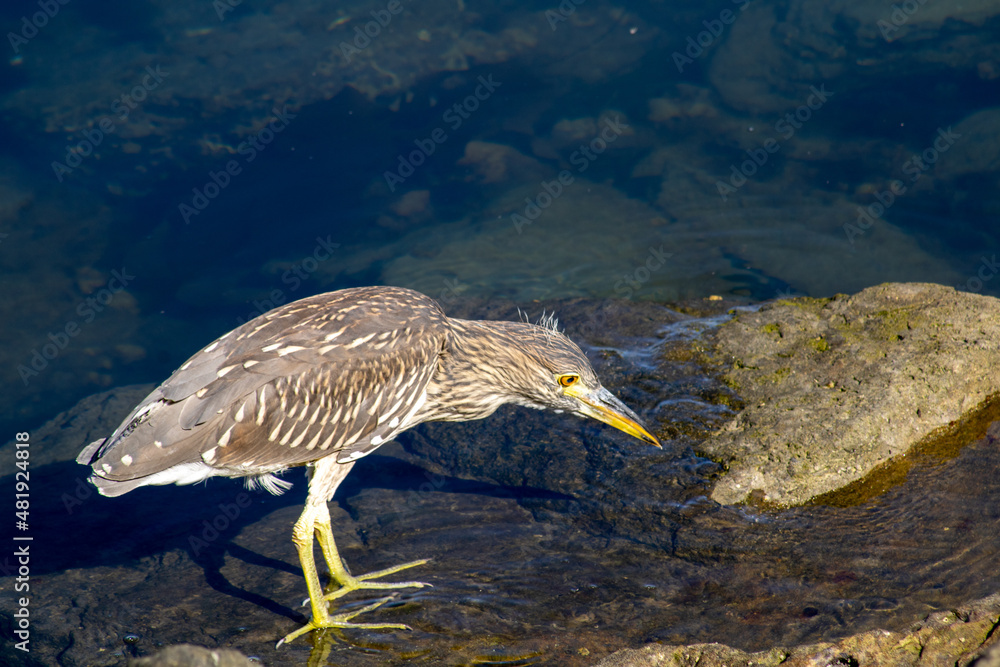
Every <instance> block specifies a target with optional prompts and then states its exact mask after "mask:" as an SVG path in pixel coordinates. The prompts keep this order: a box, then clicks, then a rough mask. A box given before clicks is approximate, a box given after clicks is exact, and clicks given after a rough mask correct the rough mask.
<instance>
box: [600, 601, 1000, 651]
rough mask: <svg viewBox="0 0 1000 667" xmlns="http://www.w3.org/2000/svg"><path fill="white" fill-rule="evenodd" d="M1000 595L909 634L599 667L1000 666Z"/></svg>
mask: <svg viewBox="0 0 1000 667" xmlns="http://www.w3.org/2000/svg"><path fill="white" fill-rule="evenodd" d="M998 623H1000V595H992V596H990V597H988V598H984V599H982V600H976V601H975V602H971V603H969V604H967V605H963V606H962V607H961V608H959V609H955V610H953V611H942V612H937V613H935V614H931V615H929V616H928V617H927V618H925V619H924V620H922V621H919V622H917V623H915V624H914V625H913V626H912V627H911V628H909V629H908V630H907V631H905V632H888V631H885V630H874V631H872V632H865V633H862V634H858V635H853V636H851V637H846V638H844V639H842V640H840V641H837V642H824V643H819V644H807V645H803V646H795V647H790V648H773V649H770V650H768V651H761V652H759V653H747V652H745V651H740V650H738V649H734V648H730V647H729V646H724V645H722V644H697V645H692V646H663V645H658V644H651V645H649V646H645V647H643V648H641V649H626V650H624V651H618V652H617V653H614V654H612V655H610V656H608V657H607V658H605V659H604V660H601V661H600V662H598V663H597V664H596V665H595V667H669V666H671V665H677V666H680V665H703V666H704V667H723V666H725V665H763V666H770V665H788V666H789V667H798V666H799V665H802V666H803V667H805V666H806V665H898V666H899V667H903V666H906V665H913V666H914V667H916V666H918V665H956V666H958V667H966V666H967V665H977V666H979V667H986V666H987V665H991V666H992V665H995V664H997V658H998V656H1000V637H997V636H995V634H994V632H995V630H996V629H997V625H998Z"/></svg>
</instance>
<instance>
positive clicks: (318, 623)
mask: <svg viewBox="0 0 1000 667" xmlns="http://www.w3.org/2000/svg"><path fill="white" fill-rule="evenodd" d="M323 516H325V517H326V530H327V533H328V534H329V531H330V515H329V512H328V511H327V509H326V503H322V510H319V509H318V508H317V506H315V505H310V504H308V503H307V504H306V508H305V509H304V510H303V511H302V515H301V516H300V517H299V520H298V521H296V522H295V527H294V528H293V529H292V542H294V543H295V548H296V549H297V550H298V552H299V562H300V563H301V564H302V573H303V574H304V575H305V578H306V587H307V588H308V589H309V603H310V605H311V607H312V618H311V619H309V622H308V623H307V624H306V625H304V626H302V627H301V628H299V629H298V630H296V631H295V632H292V633H290V634H289V635H287V636H286V637H285V638H284V639H282V640H281V641H279V642H278V644H277V646H281V645H282V644H285V643H287V642H290V641H292V640H293V639H295V638H296V637H299V636H301V635H304V634H306V633H308V632H312V631H313V630H317V629H319V628H365V629H368V630H378V629H396V630H409V629H410V628H409V626H406V625H402V624H400V623H352V622H351V619H352V618H354V617H355V616H358V615H359V614H363V613H365V612H367V611H371V610H373V609H375V608H377V607H379V606H381V605H383V604H385V602H386V601H387V600H378V601H376V602H374V603H372V604H370V605H368V606H366V607H362V608H361V609H359V610H357V611H352V612H348V613H344V614H330V612H329V611H328V610H327V604H326V601H325V600H324V599H323V589H322V587H320V584H319V573H318V572H317V571H316V561H315V559H314V558H313V530H316V532H317V533H318V534H319V533H320V530H319V528H318V524H317V523H316V522H317V519H321V518H323ZM331 539H332V538H331ZM321 543H322V542H321ZM341 567H343V564H341ZM277 646H276V647H275V648H277Z"/></svg>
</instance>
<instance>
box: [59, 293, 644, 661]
mask: <svg viewBox="0 0 1000 667" xmlns="http://www.w3.org/2000/svg"><path fill="white" fill-rule="evenodd" d="M505 403H516V404H518V405H524V406H528V407H532V408H538V409H543V408H552V409H554V410H556V411H560V412H562V411H565V412H571V413H574V414H577V415H581V416H586V417H592V418H594V419H598V420H600V421H603V422H606V423H608V424H610V425H612V426H614V427H616V428H618V429H621V430H622V431H624V432H626V433H628V434H630V435H633V436H635V437H637V438H640V439H642V440H645V441H646V442H649V443H651V444H654V445H656V446H659V443H658V442H657V441H656V438H654V437H653V436H652V435H650V433H649V432H648V431H647V430H646V428H645V427H643V426H642V425H641V423H640V421H639V418H638V417H637V416H636V415H635V413H634V412H632V411H631V410H629V409H628V408H627V407H625V405H623V404H622V403H621V402H620V401H619V400H618V399H617V398H615V397H614V395H612V394H611V392H609V391H608V390H607V389H605V388H604V387H602V386H601V383H600V381H599V380H598V379H597V375H596V374H595V373H594V369H593V368H592V367H591V365H590V363H589V362H588V361H587V358H586V357H585V356H584V355H583V353H582V352H581V351H580V348H579V347H577V346H576V344H574V343H573V342H572V341H571V340H569V339H568V338H566V337H565V336H564V335H562V334H561V333H559V332H558V331H556V330H554V327H551V326H540V325H535V324H528V323H524V322H486V321H471V320H460V319H454V318H448V317H446V316H445V314H444V312H443V311H442V310H441V307H440V306H439V305H438V304H437V302H435V301H434V300H433V299H430V298H428V297H426V296H424V295H423V294H420V293H418V292H414V291H412V290H408V289H401V288H397V287H361V288H355V289H345V290H341V291H338V292H331V293H329V294H319V295H317V296H312V297H309V298H306V299H302V300H300V301H296V302H294V303H290V304H288V305H285V306H282V307H280V308H275V309H274V310H272V311H269V312H267V313H265V314H264V315H261V316H260V317H258V318H256V319H254V320H251V321H249V322H247V323H246V324H244V325H242V326H240V327H238V328H236V329H234V330H233V331H230V332H229V333H227V334H225V335H224V336H222V337H221V338H219V339H217V340H216V341H215V342H213V343H212V344H210V345H208V346H207V347H205V348H204V349H202V350H201V351H200V352H198V353H196V354H195V355H194V356H193V357H191V358H190V359H188V360H187V361H186V362H185V363H184V364H183V365H182V366H181V367H180V368H179V369H178V370H177V371H176V372H175V373H174V374H173V375H171V376H170V377H169V378H168V379H167V381H166V382H164V383H163V384H161V385H160V386H159V387H157V388H156V389H155V390H154V391H153V393H151V394H150V395H149V396H147V397H146V399H145V400H144V401H142V403H140V404H139V405H138V407H136V408H135V410H133V411H132V414H130V415H129V416H128V418H127V419H125V421H124V422H122V424H121V426H119V427H118V430H116V431H115V432H114V434H113V435H112V436H111V437H110V438H106V439H104V440H99V441H97V442H94V443H92V444H90V445H89V446H88V447H86V448H85V449H84V450H83V451H82V452H81V453H80V456H79V457H77V461H78V462H79V463H82V464H84V465H90V466H92V468H93V473H94V474H93V475H92V476H91V478H90V480H91V482H93V483H94V484H95V485H96V486H97V488H98V489H99V490H100V492H101V494H102V495H105V496H120V495H122V494H123V493H127V492H129V491H131V490H132V489H134V488H136V487H139V486H146V485H150V484H193V483H195V482H200V481H202V480H204V479H207V478H209V477H212V476H215V475H222V476H224V477H248V478H250V480H248V481H249V482H250V483H256V484H259V485H260V486H262V487H263V488H265V489H267V490H269V491H271V492H272V493H280V492H281V491H282V490H283V489H284V488H287V486H288V483H287V482H283V481H282V480H280V479H278V478H277V477H275V474H276V473H280V472H281V471H283V470H285V469H287V468H289V467H292V466H299V465H306V466H309V495H308V498H307V500H306V506H305V509H304V510H303V511H302V515H301V516H300V517H299V519H298V521H296V523H295V527H294V528H293V531H292V540H293V542H294V543H295V546H296V548H297V550H298V553H299V560H300V561H301V563H302V571H303V573H304V574H305V579H306V586H307V587H308V589H309V600H310V603H311V606H312V619H311V620H310V621H309V623H308V624H307V625H306V626H304V627H303V628H300V629H299V630H296V631H295V632H292V633H291V634H289V635H288V636H287V637H285V638H284V639H283V640H281V642H279V645H280V644H281V643H282V642H286V641H291V640H292V639H294V638H296V637H298V636H299V635H302V634H305V633H307V632H309V631H311V630H313V629H317V628H329V627H341V628H350V627H363V628H406V626H403V625H398V624H388V623H383V624H377V623H353V622H351V619H353V618H354V617H355V616H357V615H358V614H360V613H362V612H365V611H370V610H372V609H374V608H375V607H377V606H379V604H381V602H376V603H375V604H372V605H369V606H367V607H365V608H363V609H361V611H355V612H351V613H345V614H331V613H330V612H329V610H328V608H327V604H326V602H327V601H328V600H333V599H336V598H339V597H341V596H344V595H346V594H347V593H349V592H351V591H354V590H358V589H392V588H414V587H421V586H425V585H426V584H423V583H420V582H416V581H406V582H398V583H383V582H376V581H373V580H375V579H380V578H381V577H384V576H386V575H389V574H393V573H396V572H399V571H400V570H404V569H406V568H409V567H413V566H415V565H421V564H423V563H425V562H427V561H425V560H419V561H414V562H412V563H406V564H403V565H398V566H396V567H391V568H388V569H385V570H380V571H378V572H371V573H369V574H364V575H360V576H352V575H351V574H350V573H349V572H348V570H347V567H346V566H345V565H344V562H343V561H342V560H341V558H340V555H339V554H338V552H337V547H336V545H335V543H334V539H333V533H332V531H331V528H330V514H329V511H328V510H327V502H328V501H329V500H330V498H332V496H333V494H334V492H335V491H336V490H337V486H338V485H339V484H340V483H341V482H342V481H343V480H344V478H345V477H346V476H347V473H348V472H350V470H351V467H352V466H353V465H354V462H355V461H357V460H358V459H360V458H361V457H362V456H365V455H367V454H370V453H371V452H373V451H375V449H377V448H378V447H379V445H381V444H383V443H385V442H388V441H389V440H392V439H393V438H394V437H396V435H398V434H399V433H401V432H403V431H405V430H406V429H408V428H410V427H412V426H414V425H416V424H420V423H421V422H426V421H435V420H441V421H466V420H471V419H482V418H484V417H487V416H489V415H490V414H492V413H493V412H494V411H495V410H496V409H497V408H498V407H500V406H501V405H503V404H505ZM314 532H315V535H316V539H317V540H318V541H319V546H320V549H321V551H322V553H323V557H324V558H325V560H326V563H327V566H328V567H329V568H330V573H331V576H332V577H333V579H334V580H335V581H336V582H337V584H338V585H339V588H338V589H337V590H335V591H334V592H332V593H330V594H326V595H324V593H323V589H322V588H321V586H320V580H319V574H318V573H317V571H316V563H315V560H314V559H313V533H314Z"/></svg>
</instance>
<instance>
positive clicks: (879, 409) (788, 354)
mask: <svg viewBox="0 0 1000 667" xmlns="http://www.w3.org/2000/svg"><path fill="white" fill-rule="evenodd" d="M998 323H1000V300H997V299H995V298H993V297H986V296H981V295H976V294H967V293H961V292H956V291H955V290H954V289H952V288H950V287H944V286H941V285H932V284H924V283H905V284H886V285H879V286H876V287H871V288H868V289H866V290H864V291H862V292H860V293H858V294H855V295H853V296H844V295H842V296H837V297H834V298H832V299H792V300H786V301H778V302H774V303H769V304H765V305H764V306H762V307H761V308H760V309H759V310H754V311H750V312H740V313H738V314H737V315H736V316H735V317H734V318H733V320H732V321H731V322H728V323H726V324H725V325H723V326H722V327H720V328H719V329H718V330H717V332H715V333H713V334H712V335H711V336H710V337H709V338H710V340H711V341H712V342H711V343H710V345H714V346H716V347H715V348H714V354H715V355H716V358H717V360H719V361H720V362H722V363H723V364H725V366H726V370H725V380H726V382H727V383H728V384H729V385H730V386H731V387H732V388H733V389H734V391H736V393H737V394H739V396H740V398H741V399H742V400H743V401H745V403H746V408H745V409H744V410H743V411H742V412H740V414H739V415H738V416H737V417H735V418H734V419H733V420H732V421H730V422H729V423H727V424H726V425H725V426H724V427H723V429H722V430H721V432H720V433H718V434H714V435H713V436H712V437H710V438H708V439H707V440H706V441H705V442H704V444H703V445H702V446H701V448H702V449H703V450H704V451H706V452H708V453H709V454H710V455H711V456H712V457H713V458H715V459H717V460H720V461H722V462H723V464H724V465H725V466H726V468H727V474H726V475H725V476H724V477H723V478H722V479H720V480H719V482H718V483H717V484H716V486H715V488H714V490H713V491H712V498H713V499H715V500H717V501H719V502H720V503H724V504H730V503H735V502H741V501H745V500H748V499H749V500H753V501H758V502H763V503H770V504H774V505H785V506H787V505H795V504H801V503H804V502H807V501H809V500H811V499H813V498H814V497H816V496H818V495H820V494H823V493H827V492H831V491H834V490H836V489H840V488H842V487H844V486H846V485H847V484H849V483H851V482H854V481H856V480H860V479H862V478H863V477H865V476H866V475H868V474H870V473H872V472H873V471H875V470H876V469H877V468H878V467H879V466H882V465H884V464H886V463H887V462H889V461H891V460H893V459H895V458H897V457H903V456H905V455H907V454H908V453H910V452H911V450H912V449H913V448H914V447H917V446H920V445H924V448H925V449H926V450H933V449H934V444H935V443H934V441H935V439H941V438H947V436H948V435H949V431H954V430H955V429H957V428H960V425H961V424H962V423H963V422H964V421H968V420H970V419H972V420H975V418H976V416H977V414H978V413H982V412H984V411H986V412H987V413H988V414H989V415H994V413H995V412H996V407H997V406H996V405H994V400H993V399H994V398H995V397H996V395H997V394H998V393H1000V377H998V376H997V375H996V374H995V373H992V372H989V371H988V369H991V368H996V366H997V365H998V363H1000V324H998ZM987 423H988V422H987ZM983 428H984V430H985V426H984V427H983Z"/></svg>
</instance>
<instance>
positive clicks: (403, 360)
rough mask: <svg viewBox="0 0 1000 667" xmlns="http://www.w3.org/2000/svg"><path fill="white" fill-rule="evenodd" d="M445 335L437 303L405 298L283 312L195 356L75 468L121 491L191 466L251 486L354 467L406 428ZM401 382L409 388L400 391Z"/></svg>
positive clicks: (340, 301) (387, 293)
mask: <svg viewBox="0 0 1000 667" xmlns="http://www.w3.org/2000/svg"><path fill="white" fill-rule="evenodd" d="M449 336H450V327H449V325H448V321H447V318H446V317H445V316H444V314H443V313H442V312H441V310H440V308H439V307H438V305H437V303H436V302H434V301H433V300H431V299H429V298H428V297H425V296H423V295H420V294H418V293H416V292H412V291H410V290H403V289H398V288H356V289H351V290H341V291H340V292H332V293H329V294H321V295H317V296H314V297H309V298H307V299H302V300H301V301H296V302H293V303H291V304H288V305H287V306H284V307H281V308H278V309H275V310H274V311H270V312H268V313H266V314H264V315H262V316H261V317H258V318H257V319H255V320H251V321H250V322H247V323H246V324H244V325H242V326H240V327H239V328H237V329H234V330H233V331H231V332H229V333H228V334H226V335H225V336H222V337H221V338H220V339H218V340H216V341H214V342H213V343H212V344H210V345H208V346H206V347H205V348H204V349H202V350H201V351H199V352H198V353H196V354H195V355H194V356H193V357H192V358H191V359H190V360H189V361H188V362H186V363H185V364H183V365H182V366H181V368H180V369H178V370H177V371H176V372H175V373H174V374H173V375H171V376H170V377H169V378H168V379H167V380H166V381H165V382H164V383H163V384H162V385H160V386H159V387H157V388H156V389H155V390H154V391H153V392H152V393H151V394H150V395H149V396H148V397H146V399H145V400H144V401H143V402H142V403H140V404H139V405H138V406H137V407H136V408H135V410H133V412H132V414H131V415H129V417H128V418H127V419H126V420H125V421H124V422H123V423H122V425H121V426H119V428H118V429H117V430H116V431H115V433H114V434H113V435H112V436H111V437H110V438H108V439H107V440H105V441H104V442H103V443H100V444H99V443H94V444H92V445H91V446H90V447H88V448H86V449H85V450H84V452H81V455H80V462H81V463H91V464H92V465H93V467H94V471H95V473H97V474H98V475H99V476H101V477H104V478H106V479H110V480H119V481H122V480H132V479H136V478H140V477H144V476H149V475H154V474H156V473H158V472H161V471H164V470H166V469H167V468H170V467H172V466H177V465H182V464H189V463H193V462H202V463H205V464H207V465H209V466H212V467H213V468H218V469H219V471H220V472H219V473H218V474H227V475H240V474H245V475H251V474H259V473H260V472H261V471H262V470H277V469H281V468H285V467H288V466H292V465H298V464H303V463H307V462H310V461H314V460H317V459H319V458H322V457H324V456H329V455H331V454H334V453H336V454H337V456H338V460H340V461H344V460H354V459H356V458H359V457H360V456H363V455H364V454H367V453H369V452H371V451H373V450H374V449H375V448H377V447H378V446H379V445H380V444H381V443H383V442H386V441H388V440H390V439H391V438H392V437H394V436H395V435H396V434H397V433H399V432H400V431H401V430H404V429H405V428H407V427H408V426H409V425H410V424H408V423H407V418H408V416H412V414H414V412H415V408H414V401H415V400H420V399H421V397H422V396H423V395H424V390H425V388H426V386H427V384H428V383H429V382H430V379H431V377H432V375H433V372H434V369H435V367H436V362H437V358H438V355H439V354H440V351H441V350H442V349H443V348H444V347H445V346H446V344H447V341H448V338H449ZM400 375H402V376H405V377H406V378H407V380H409V379H410V376H411V375H416V376H417V377H416V378H415V381H414V382H413V383H412V384H410V387H409V388H408V389H407V387H406V385H407V384H408V382H400V381H399V377H400ZM404 392H405V393H406V396H404V395H403V394H404ZM157 443H158V444H157Z"/></svg>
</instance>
